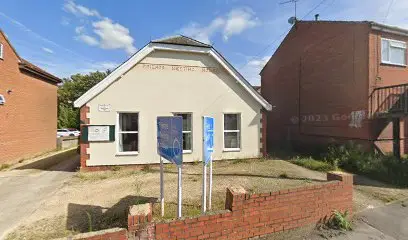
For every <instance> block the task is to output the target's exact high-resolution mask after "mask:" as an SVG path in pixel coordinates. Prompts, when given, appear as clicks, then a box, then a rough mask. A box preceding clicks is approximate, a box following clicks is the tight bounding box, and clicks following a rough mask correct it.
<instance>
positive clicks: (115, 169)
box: [111, 166, 122, 172]
mask: <svg viewBox="0 0 408 240" xmlns="http://www.w3.org/2000/svg"><path fill="white" fill-rule="evenodd" d="M111 169H112V171H114V172H117V171H120V170H121V169H122V168H121V167H120V166H112V168H111Z"/></svg>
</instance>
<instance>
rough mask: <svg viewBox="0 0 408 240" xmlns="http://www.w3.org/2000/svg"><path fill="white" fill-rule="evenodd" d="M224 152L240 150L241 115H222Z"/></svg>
mask: <svg viewBox="0 0 408 240" xmlns="http://www.w3.org/2000/svg"><path fill="white" fill-rule="evenodd" d="M223 138H224V141H223V142H224V151H240V150H241V114H239V113H224V126H223Z"/></svg>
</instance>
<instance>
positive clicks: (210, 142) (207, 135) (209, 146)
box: [203, 117, 214, 164]
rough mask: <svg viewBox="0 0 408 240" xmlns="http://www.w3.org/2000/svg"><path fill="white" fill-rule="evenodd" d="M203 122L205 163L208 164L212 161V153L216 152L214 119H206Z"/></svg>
mask: <svg viewBox="0 0 408 240" xmlns="http://www.w3.org/2000/svg"><path fill="white" fill-rule="evenodd" d="M203 120H204V121H203V124H204V126H203V129H204V133H203V136H204V141H203V143H204V146H203V149H204V162H205V164H207V163H208V162H209V161H211V153H212V152H214V118H212V117H204V118H203Z"/></svg>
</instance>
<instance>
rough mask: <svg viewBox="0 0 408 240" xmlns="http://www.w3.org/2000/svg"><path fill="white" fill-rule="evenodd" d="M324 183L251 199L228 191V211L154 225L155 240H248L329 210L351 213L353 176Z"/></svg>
mask: <svg viewBox="0 0 408 240" xmlns="http://www.w3.org/2000/svg"><path fill="white" fill-rule="evenodd" d="M327 180H329V181H331V182H328V183H325V184H321V185H316V186H309V187H302V188H296V189H288V190H281V191H279V192H270V193H261V194H252V195H251V194H246V193H240V192H235V191H233V190H230V189H228V190H227V199H226V208H227V209H228V210H230V211H228V212H226V213H220V214H213V215H204V216H200V217H198V218H188V219H183V220H176V221H172V222H167V223H157V224H156V227H155V229H156V233H155V239H158V240H176V239H236V240H238V239H248V238H251V237H256V236H263V235H267V234H271V233H274V232H279V231H285V230H289V229H292V228H296V227H300V226H304V225H309V224H315V223H317V222H319V221H321V220H324V219H327V218H328V217H330V216H331V215H332V212H333V210H340V211H345V210H348V211H349V212H350V213H351V211H352V205H353V199H352V198H353V189H352V188H353V176H352V175H343V174H341V175H340V174H336V173H328V174H327ZM336 180H337V181H336Z"/></svg>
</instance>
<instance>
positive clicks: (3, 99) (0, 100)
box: [0, 94, 6, 105]
mask: <svg viewBox="0 0 408 240" xmlns="http://www.w3.org/2000/svg"><path fill="white" fill-rule="evenodd" d="M5 103H6V98H4V96H3V95H1V94H0V105H4V104H5Z"/></svg>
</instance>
